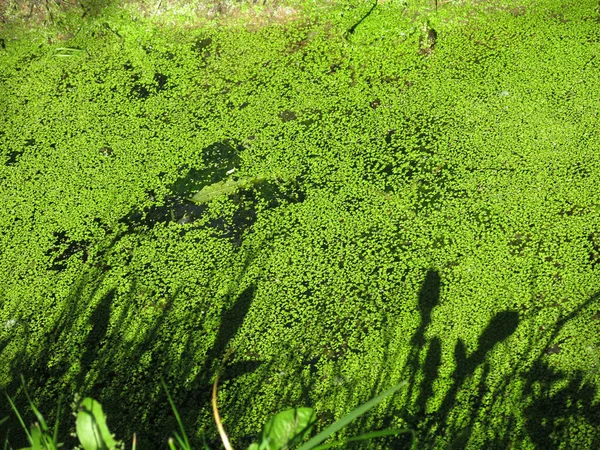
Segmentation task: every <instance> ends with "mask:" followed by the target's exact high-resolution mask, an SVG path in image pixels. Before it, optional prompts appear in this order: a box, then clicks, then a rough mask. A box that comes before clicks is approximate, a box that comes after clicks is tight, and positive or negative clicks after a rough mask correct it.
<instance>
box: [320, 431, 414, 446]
mask: <svg viewBox="0 0 600 450" xmlns="http://www.w3.org/2000/svg"><path fill="white" fill-rule="evenodd" d="M403 433H411V434H412V436H413V442H414V440H415V432H414V430H412V429H410V428H394V429H388V430H380V431H371V432H369V433H365V434H361V435H359V436H355V437H352V438H348V439H344V440H343V441H337V442H333V443H331V444H325V445H319V446H317V447H313V449H312V450H325V449H328V448H332V447H335V446H337V445H342V444H347V443H348V442H357V441H366V440H369V439H376V438H380V437H385V436H394V435H398V434H403Z"/></svg>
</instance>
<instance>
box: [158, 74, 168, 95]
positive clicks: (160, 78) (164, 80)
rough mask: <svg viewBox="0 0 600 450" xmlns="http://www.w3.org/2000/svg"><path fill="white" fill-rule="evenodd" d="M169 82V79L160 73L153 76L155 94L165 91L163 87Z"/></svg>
mask: <svg viewBox="0 0 600 450" xmlns="http://www.w3.org/2000/svg"><path fill="white" fill-rule="evenodd" d="M168 81H169V77H167V76H166V75H164V74H162V73H155V74H154V82H155V83H156V92H161V91H164V90H165V86H166V84H167V82H168Z"/></svg>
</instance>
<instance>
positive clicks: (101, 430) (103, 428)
mask: <svg viewBox="0 0 600 450" xmlns="http://www.w3.org/2000/svg"><path fill="white" fill-rule="evenodd" d="M76 430H77V437H78V438H79V442H81V445H82V446H83V448H84V450H112V449H114V448H116V445H117V442H116V441H115V440H114V438H113V437H112V435H111V434H110V431H109V430H108V427H107V425H106V417H105V416H104V412H103V411H102V405H100V403H98V402H97V401H96V400H94V399H91V398H89V397H86V398H85V399H84V400H83V401H82V402H81V404H80V405H79V412H78V413H77V424H76Z"/></svg>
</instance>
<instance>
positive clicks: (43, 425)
mask: <svg viewBox="0 0 600 450" xmlns="http://www.w3.org/2000/svg"><path fill="white" fill-rule="evenodd" d="M21 383H23V389H24V390H25V396H26V397H27V400H28V401H29V406H31V410H32V411H33V413H34V414H35V417H37V420H38V422H39V423H40V426H41V428H42V431H43V432H44V433H46V432H47V431H48V425H46V421H45V420H44V416H42V413H41V412H40V411H39V410H38V409H37V408H36V407H35V405H34V404H33V401H32V400H31V397H30V396H29V392H27V387H25V378H24V377H23V375H21Z"/></svg>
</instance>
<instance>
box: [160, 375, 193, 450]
mask: <svg viewBox="0 0 600 450" xmlns="http://www.w3.org/2000/svg"><path fill="white" fill-rule="evenodd" d="M160 382H161V383H162V385H163V387H164V388H165V392H166V393H167V398H168V399H169V403H170V404H171V408H172V409H173V414H175V419H177V423H178V424H179V428H180V429H181V434H182V435H183V438H184V439H185V442H183V443H182V439H181V438H180V437H179V436H178V434H177V433H175V437H176V438H177V440H178V441H179V443H180V445H181V446H182V447H183V448H184V449H186V450H189V449H190V443H189V441H188V438H187V435H186V434H185V429H184V428H183V423H181V417H179V413H178V412H177V408H175V403H174V402H173V399H172V398H171V394H169V390H168V389H167V385H166V383H165V380H164V379H163V377H160ZM184 444H185V445H184ZM169 445H171V443H170V442H169Z"/></svg>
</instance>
